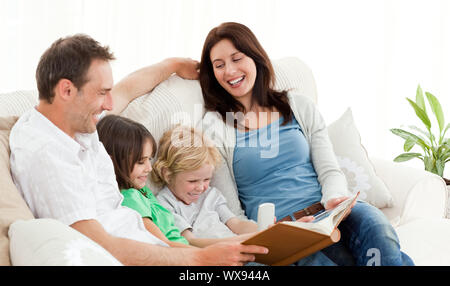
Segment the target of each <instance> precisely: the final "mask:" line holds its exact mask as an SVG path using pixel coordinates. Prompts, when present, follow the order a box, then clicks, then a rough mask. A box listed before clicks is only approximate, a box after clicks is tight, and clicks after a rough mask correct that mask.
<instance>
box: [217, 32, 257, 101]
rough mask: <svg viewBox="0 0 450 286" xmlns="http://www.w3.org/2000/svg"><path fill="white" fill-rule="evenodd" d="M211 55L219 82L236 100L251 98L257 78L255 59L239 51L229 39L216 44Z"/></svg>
mask: <svg viewBox="0 0 450 286" xmlns="http://www.w3.org/2000/svg"><path fill="white" fill-rule="evenodd" d="M209 55H210V59H211V63H212V65H213V70H214V76H215V77H216V79H217V81H218V82H219V84H220V85H221V86H222V87H223V88H224V89H225V90H226V91H227V92H228V93H229V94H231V95H232V96H233V97H234V98H236V100H238V101H242V100H249V99H250V98H251V96H252V90H253V86H254V84H255V79H256V65H255V62H254V61H253V59H252V58H250V57H248V56H246V55H245V54H244V53H242V52H240V51H238V50H237V49H236V48H235V47H234V45H233V43H232V42H231V41H230V40H228V39H223V40H221V41H219V42H218V43H217V44H215V45H214V47H212V49H211V52H210V54H209Z"/></svg>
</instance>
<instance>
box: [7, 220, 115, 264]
mask: <svg viewBox="0 0 450 286" xmlns="http://www.w3.org/2000/svg"><path fill="white" fill-rule="evenodd" d="M8 235H9V239H10V245H9V249H10V257H11V263H12V265H14V266H94V265H107V266H120V265H122V264H121V263H120V262H119V261H118V260H117V259H116V258H114V257H113V256H112V255H111V254H110V253H109V252H107V251H106V250H105V249H104V248H102V247H101V246H100V245H98V244H97V243H95V242H94V241H92V240H91V239H89V238H88V237H87V236H85V235H83V234H82V233H80V232H78V231H76V230H75V229H73V228H71V227H69V226H67V225H65V224H63V223H61V222H59V221H57V220H54V219H32V220H26V221H25V220H18V221H15V222H14V223H12V224H11V225H10V227H9V231H8Z"/></svg>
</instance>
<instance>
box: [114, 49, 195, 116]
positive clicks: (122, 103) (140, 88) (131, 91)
mask: <svg viewBox="0 0 450 286" xmlns="http://www.w3.org/2000/svg"><path fill="white" fill-rule="evenodd" d="M197 69H198V62H197V61H194V60H191V59H188V58H168V59H165V60H163V61H162V62H160V63H157V64H154V65H151V66H147V67H144V68H142V69H139V70H137V71H135V72H133V73H131V74H129V75H128V76H126V77H125V78H123V79H122V80H121V81H120V82H118V83H117V84H116V85H115V86H114V87H113V89H112V91H111V93H112V98H113V109H112V110H111V111H108V112H107V113H110V114H119V113H121V112H122V111H123V110H124V109H125V108H126V107H127V105H128V104H129V103H130V102H131V101H132V100H134V99H135V98H137V97H139V96H142V95H144V94H146V93H149V92H150V91H151V90H153V88H155V86H157V85H158V84H160V83H161V82H162V81H164V80H166V79H168V78H169V77H170V76H171V75H172V74H173V73H176V74H177V75H179V76H180V77H182V78H185V79H197V78H198V71H197Z"/></svg>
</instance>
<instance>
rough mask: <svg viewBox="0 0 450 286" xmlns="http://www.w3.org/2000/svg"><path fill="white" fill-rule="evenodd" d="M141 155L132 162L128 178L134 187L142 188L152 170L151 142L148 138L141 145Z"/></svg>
mask: <svg viewBox="0 0 450 286" xmlns="http://www.w3.org/2000/svg"><path fill="white" fill-rule="evenodd" d="M142 149H143V150H142V157H141V158H140V159H139V161H137V162H136V163H135V164H134V167H133V171H132V172H131V174H130V180H131V182H132V183H133V187H134V188H135V189H138V190H140V189H142V188H143V187H144V186H145V183H146V182H147V177H148V174H149V173H150V172H151V170H152V165H151V163H150V159H151V156H152V144H150V141H149V140H145V143H144V145H143V146H142Z"/></svg>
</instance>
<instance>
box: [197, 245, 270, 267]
mask: <svg viewBox="0 0 450 286" xmlns="http://www.w3.org/2000/svg"><path fill="white" fill-rule="evenodd" d="M268 252H269V250H268V249H267V248H265V247H262V246H257V245H243V244H240V243H239V242H220V243H216V244H213V245H211V246H208V247H206V248H202V249H200V250H199V254H200V255H199V256H198V259H197V263H198V265H204V266H208V265H217V266H225V265H229V266H242V265H244V264H245V263H247V262H251V261H254V260H255V255H254V254H267V253H268Z"/></svg>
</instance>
